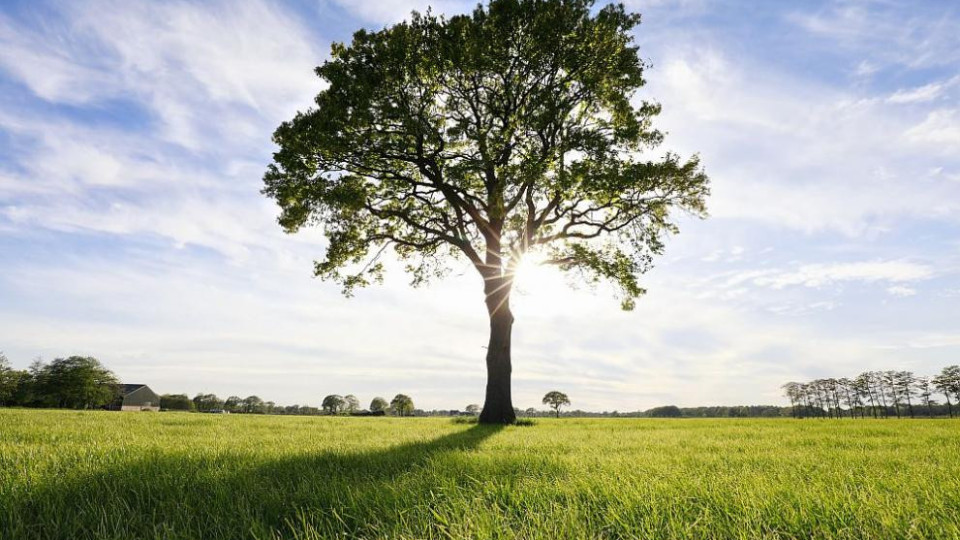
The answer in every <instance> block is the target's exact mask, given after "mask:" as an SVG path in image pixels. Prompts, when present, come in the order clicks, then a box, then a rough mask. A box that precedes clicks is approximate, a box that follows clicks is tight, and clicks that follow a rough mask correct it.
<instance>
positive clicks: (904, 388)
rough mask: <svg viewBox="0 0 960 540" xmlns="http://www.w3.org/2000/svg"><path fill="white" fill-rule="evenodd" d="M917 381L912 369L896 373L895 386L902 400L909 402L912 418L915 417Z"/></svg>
mask: <svg viewBox="0 0 960 540" xmlns="http://www.w3.org/2000/svg"><path fill="white" fill-rule="evenodd" d="M916 382H917V378H916V376H914V374H913V372H910V371H898V372H896V373H895V375H894V387H895V388H896V392H897V395H898V396H899V398H900V400H901V401H905V402H906V403H907V411H909V413H910V418H913V417H914V416H913V398H914V397H915V394H916V388H915V387H914V386H915V385H916Z"/></svg>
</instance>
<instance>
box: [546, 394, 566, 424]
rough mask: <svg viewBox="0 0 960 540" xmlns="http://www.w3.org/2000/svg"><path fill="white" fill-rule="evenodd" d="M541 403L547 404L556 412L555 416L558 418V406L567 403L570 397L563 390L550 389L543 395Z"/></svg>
mask: <svg viewBox="0 0 960 540" xmlns="http://www.w3.org/2000/svg"><path fill="white" fill-rule="evenodd" d="M543 404H544V405H549V406H550V407H551V408H552V409H553V410H554V412H556V413H557V418H560V407H562V406H564V405H569V404H570V398H568V397H567V395H566V394H564V393H563V392H559V391H557V390H552V391H550V392H547V394H546V395H545V396H543Z"/></svg>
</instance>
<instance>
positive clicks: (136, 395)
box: [112, 384, 160, 411]
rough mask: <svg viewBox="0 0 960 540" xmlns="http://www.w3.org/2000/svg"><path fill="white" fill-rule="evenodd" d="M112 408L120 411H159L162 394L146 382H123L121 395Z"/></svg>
mask: <svg viewBox="0 0 960 540" xmlns="http://www.w3.org/2000/svg"><path fill="white" fill-rule="evenodd" d="M112 408H113V409H115V410H120V411H159V410H160V396H159V395H157V393H156V392H154V391H153V390H151V389H150V387H149V386H147V385H145V384H121V385H120V397H119V398H117V402H116V403H115V404H114V406H113V407H112Z"/></svg>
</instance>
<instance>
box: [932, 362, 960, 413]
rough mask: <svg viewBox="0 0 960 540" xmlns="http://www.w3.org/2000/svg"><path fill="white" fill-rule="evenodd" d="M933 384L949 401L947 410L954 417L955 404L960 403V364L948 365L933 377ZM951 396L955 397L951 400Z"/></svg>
mask: <svg viewBox="0 0 960 540" xmlns="http://www.w3.org/2000/svg"><path fill="white" fill-rule="evenodd" d="M933 386H934V388H936V389H937V391H938V392H940V393H941V394H943V397H944V398H946V401H947V410H948V411H949V414H950V417H951V418H952V417H953V404H954V403H960V366H947V367H945V368H943V370H942V371H941V372H940V373H939V374H938V375H937V376H936V377H934V378H933ZM951 396H952V397H953V398H954V399H953V400H951V399H950V398H951Z"/></svg>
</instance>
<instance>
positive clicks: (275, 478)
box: [0, 425, 561, 540]
mask: <svg viewBox="0 0 960 540" xmlns="http://www.w3.org/2000/svg"><path fill="white" fill-rule="evenodd" d="M501 429H503V427H502V426H481V425H478V426H473V427H470V428H468V429H464V430H461V431H457V432H455V433H452V434H449V435H445V436H442V437H439V438H436V439H433V440H430V441H421V442H409V443H404V444H400V445H396V446H391V447H388V448H385V449H381V450H375V451H359V452H355V453H338V452H329V451H327V452H321V453H316V452H312V453H303V454H299V455H295V456H284V457H281V458H279V459H277V458H271V457H270V456H267V455H258V454H256V453H253V454H251V453H249V452H245V453H227V454H224V453H220V454H214V453H203V452H195V453H189V451H177V452H158V453H157V454H156V455H151V456H142V457H138V458H137V459H134V460H129V459H124V460H123V461H119V460H118V462H117V463H116V464H113V465H110V464H107V465H105V466H104V467H103V468H102V469H100V470H98V471H96V472H95V473H92V474H86V475H65V477H64V478H61V479H57V480H55V481H50V482H48V483H46V484H43V485H38V486H36V487H32V488H28V489H26V490H23V491H22V492H21V493H14V494H12V495H13V496H11V497H9V500H8V501H6V502H3V501H0V538H3V539H7V538H10V539H13V538H17V539H41V538H43V539H68V538H69V539H81V538H97V539H124V540H130V539H134V538H137V539H140V538H145V539H146V538H158V539H159V538H163V539H203V540H211V539H218V538H224V539H226V538H231V539H232V538H238V539H239V538H387V537H398V536H408V537H442V536H447V535H449V534H450V531H449V530H447V529H446V527H447V525H448V518H450V517H451V516H450V515H449V514H450V513H451V512H460V511H462V512H464V513H468V512H470V510H471V507H472V505H474V504H477V503H482V502H483V501H482V499H483V497H484V496H485V495H484V493H485V490H482V489H478V487H477V486H478V483H483V482H485V481H488V480H489V479H491V478H494V479H503V480H504V481H505V482H507V483H509V482H511V481H513V479H515V478H516V477H517V476H518V475H531V474H532V475H537V476H550V477H553V476H556V475H559V474H561V471H560V469H559V467H558V466H557V465H556V464H555V463H552V462H550V461H549V460H544V459H538V458H537V457H535V456H533V457H529V458H527V457H517V456H512V457H510V458H509V459H501V458H498V457H496V456H491V455H484V456H483V459H478V458H479V456H480V454H479V453H476V452H472V451H473V450H475V449H477V448H478V446H479V445H480V444H481V443H482V442H483V441H484V440H485V439H487V438H488V437H491V436H492V435H494V434H496V433H497V432H498V431H500V430H501ZM485 479H486V480H485ZM487 487H489V486H487ZM4 522H5V524H4Z"/></svg>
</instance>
